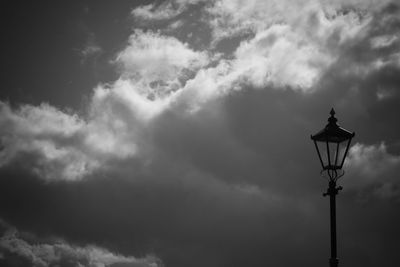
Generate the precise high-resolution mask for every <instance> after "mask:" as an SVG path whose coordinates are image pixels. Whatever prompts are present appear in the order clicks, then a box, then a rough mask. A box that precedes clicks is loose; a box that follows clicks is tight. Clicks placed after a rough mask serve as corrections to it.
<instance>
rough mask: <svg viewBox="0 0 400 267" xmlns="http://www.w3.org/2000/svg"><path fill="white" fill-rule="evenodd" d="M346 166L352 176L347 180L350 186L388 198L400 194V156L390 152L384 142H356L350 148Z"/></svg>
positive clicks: (396, 196)
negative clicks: (398, 179) (398, 177)
mask: <svg viewBox="0 0 400 267" xmlns="http://www.w3.org/2000/svg"><path fill="white" fill-rule="evenodd" d="M345 168H346V169H347V168H348V170H349V176H351V178H349V180H348V181H346V185H348V186H349V188H351V189H358V190H360V191H363V190H366V189H369V191H370V193H372V194H373V195H375V196H377V197H380V198H386V199H389V198H398V197H399V196H400V190H399V186H400V184H399V182H398V181H397V173H398V172H399V170H400V156H398V155H393V154H390V153H389V152H388V151H387V146H386V144H385V143H384V142H381V143H380V144H377V145H365V144H360V143H356V144H355V145H353V146H352V147H351V148H350V150H349V155H348V159H347V160H346V162H345ZM371 188H372V191H371Z"/></svg>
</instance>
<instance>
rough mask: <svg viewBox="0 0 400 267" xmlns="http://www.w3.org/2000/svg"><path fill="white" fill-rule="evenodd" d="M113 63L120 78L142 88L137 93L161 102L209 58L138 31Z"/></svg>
mask: <svg viewBox="0 0 400 267" xmlns="http://www.w3.org/2000/svg"><path fill="white" fill-rule="evenodd" d="M116 62H117V63H118V64H119V65H120V67H121V71H122V77H123V78H129V79H131V80H132V81H134V82H136V83H139V84H138V86H137V87H139V88H141V87H142V88H143V89H142V90H141V91H139V93H142V94H144V95H146V96H147V97H149V98H151V97H154V98H160V97H162V96H164V95H168V93H170V92H171V91H172V92H173V91H174V90H176V89H177V88H179V87H181V83H183V82H185V81H186V80H187V79H189V78H190V75H191V74H192V73H193V72H195V71H196V70H198V69H200V68H201V67H204V66H205V65H207V64H208V63H209V58H208V55H207V53H206V52H198V51H194V50H192V49H190V48H189V47H188V44H185V43H182V42H181V41H179V40H177V39H176V38H174V37H168V36H162V35H160V34H158V33H153V32H150V31H147V32H143V31H139V30H137V31H135V32H134V33H133V34H132V35H131V36H130V37H129V44H128V45H127V47H126V48H125V49H124V50H123V51H121V52H120V53H119V54H118V56H117V58H116ZM147 91H148V92H147ZM150 94H153V96H151V95H150Z"/></svg>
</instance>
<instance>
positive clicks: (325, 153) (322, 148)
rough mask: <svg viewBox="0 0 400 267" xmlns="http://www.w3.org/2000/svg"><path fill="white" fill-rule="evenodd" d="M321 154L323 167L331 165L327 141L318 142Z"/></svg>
mask: <svg viewBox="0 0 400 267" xmlns="http://www.w3.org/2000/svg"><path fill="white" fill-rule="evenodd" d="M317 146H318V150H319V154H320V156H321V160H322V164H323V166H322V167H323V168H325V167H327V166H328V165H329V161H328V150H327V147H326V142H317Z"/></svg>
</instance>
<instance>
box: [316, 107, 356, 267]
mask: <svg viewBox="0 0 400 267" xmlns="http://www.w3.org/2000/svg"><path fill="white" fill-rule="evenodd" d="M330 114H331V116H330V117H329V119H328V124H327V125H326V126H325V128H324V129H322V130H321V131H319V132H318V133H316V134H315V135H311V139H312V140H313V141H314V144H315V148H316V149H317V153H318V158H319V161H320V162H321V166H322V171H321V174H323V175H325V176H327V178H328V180H329V187H328V190H327V192H326V193H324V194H323V196H324V197H325V196H329V198H330V215H331V216H330V217H331V258H330V259H329V266H330V267H337V266H338V263H339V260H338V259H337V245H336V195H337V194H338V192H339V190H342V187H341V186H338V187H336V181H337V180H338V179H339V178H340V177H342V176H343V175H344V171H343V170H342V167H343V164H344V160H345V159H346V155H347V152H348V151H349V147H350V143H351V139H352V138H353V137H354V135H355V133H354V132H353V133H351V132H349V131H347V130H345V129H343V128H342V127H340V126H338V125H337V124H336V122H337V119H336V118H335V111H334V110H333V108H332V109H331V112H330Z"/></svg>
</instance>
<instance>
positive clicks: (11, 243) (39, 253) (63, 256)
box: [0, 223, 163, 267]
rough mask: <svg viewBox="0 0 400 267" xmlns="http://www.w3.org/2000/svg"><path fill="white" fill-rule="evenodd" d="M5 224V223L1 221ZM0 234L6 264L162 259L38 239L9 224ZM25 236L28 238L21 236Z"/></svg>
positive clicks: (148, 266)
mask: <svg viewBox="0 0 400 267" xmlns="http://www.w3.org/2000/svg"><path fill="white" fill-rule="evenodd" d="M2 224H4V223H2ZM2 226H3V227H6V228H7V229H6V231H5V232H4V234H3V236H2V237H1V238H0V251H1V252H2V254H3V255H5V254H7V258H2V259H0V262H3V264H7V266H16V264H15V263H16V262H17V263H18V262H26V266H28V265H29V266H34V267H47V266H55V265H60V266H88V267H107V266H117V265H118V266H126V267H160V266H163V265H162V263H161V261H160V260H159V259H158V258H156V257H155V256H151V255H149V256H146V257H143V258H135V257H133V256H123V255H120V254H116V253H113V252H110V251H109V250H107V249H104V248H101V247H98V246H94V245H86V246H83V247H82V246H76V245H71V244H68V243H67V242H65V241H63V240H57V239H54V238H52V240H48V241H47V242H46V241H40V239H37V238H35V237H34V236H33V235H32V234H29V233H19V232H18V230H17V229H15V228H13V227H10V226H8V225H2ZM24 236H26V237H29V238H24Z"/></svg>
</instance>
